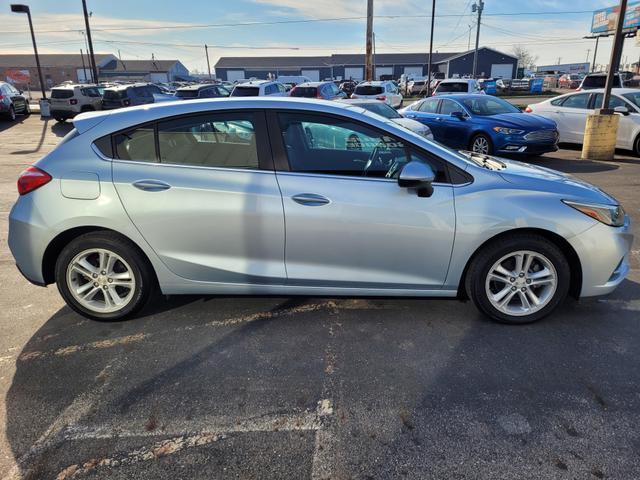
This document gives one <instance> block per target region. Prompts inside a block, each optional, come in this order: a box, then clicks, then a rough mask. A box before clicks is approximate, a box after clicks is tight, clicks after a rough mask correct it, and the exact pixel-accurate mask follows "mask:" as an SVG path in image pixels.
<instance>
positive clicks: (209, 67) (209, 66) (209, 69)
mask: <svg viewBox="0 0 640 480" xmlns="http://www.w3.org/2000/svg"><path fill="white" fill-rule="evenodd" d="M204 54H205V55H206V56H207V71H208V72H209V80H211V64H210V63H209V47H207V44H206V43H205V44H204Z"/></svg>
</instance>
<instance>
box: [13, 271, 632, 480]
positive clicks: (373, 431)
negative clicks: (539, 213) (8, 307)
mask: <svg viewBox="0 0 640 480" xmlns="http://www.w3.org/2000/svg"><path fill="white" fill-rule="evenodd" d="M639 302H640V284H638V283H636V282H634V281H631V280H626V281H625V282H624V283H623V284H622V285H621V286H620V288H619V289H618V290H616V292H614V294H612V295H611V296H609V297H606V298H602V299H597V300H591V299H587V300H583V301H581V302H576V301H571V300H569V301H567V302H566V304H565V305H564V306H563V307H562V308H561V309H560V311H559V312H558V313H556V314H554V315H553V316H552V317H550V318H547V319H545V320H543V321H542V322H539V323H536V324H532V325H524V326H515V327H514V326H506V325H499V324H496V323H493V322H490V321H488V320H487V319H485V318H484V317H482V316H481V315H480V314H479V313H478V312H477V311H476V310H475V308H474V307H473V305H472V304H471V303H470V302H465V303H462V302H458V301H451V300H449V301H444V300H424V299H412V300H410V299H384V300H383V299H338V300H329V299H315V298H314V299H306V298H289V299H278V298H253V297H249V298H239V297H238V298H236V297H230V298H223V297H194V296H190V297H182V298H181V297H171V298H170V299H169V300H168V301H158V302H157V303H156V304H154V305H152V306H151V307H150V308H149V310H148V311H146V312H145V314H144V315H143V316H142V317H141V318H138V319H136V320H132V321H127V322H117V323H101V322H94V321H89V320H85V319H83V318H81V317H79V316H78V315H76V314H74V313H72V312H71V311H70V310H69V309H67V308H63V309H61V310H60V311H59V312H57V313H56V314H55V315H53V316H52V317H51V318H50V319H49V320H48V321H47V322H46V324H44V325H43V326H42V328H41V329H40V330H39V331H38V332H37V333H36V334H35V335H34V336H33V337H32V338H31V339H30V341H29V342H28V343H27V345H26V346H25V347H24V349H23V351H22V352H21V354H20V355H19V357H18V359H17V360H16V373H15V375H14V378H13V382H12V385H11V388H10V390H9V392H8V395H7V400H6V418H7V438H8V440H9V442H10V445H11V448H12V450H13V454H14V457H15V458H16V459H22V460H23V462H24V464H23V470H22V473H23V474H25V475H31V478H55V477H56V476H57V475H58V474H59V473H60V472H62V471H63V470H64V469H66V468H67V467H69V466H70V465H79V466H81V467H82V468H85V467H84V465H89V467H87V468H89V470H88V471H90V470H93V469H98V470H99V469H103V470H102V472H103V473H102V474H103V475H106V476H107V477H109V473H111V474H113V475H114V478H115V477H116V476H117V475H116V473H117V474H118V475H120V476H117V478H125V477H127V476H128V478H172V477H171V472H172V471H173V473H175V471H180V472H181V475H183V476H184V478H187V477H188V478H216V477H225V476H226V477H232V476H239V477H242V478H265V477H268V476H270V473H269V472H271V475H273V472H274V471H278V470H277V468H281V469H282V470H281V471H278V472H279V475H275V476H279V477H281V478H285V477H288V478H308V477H309V476H310V473H309V472H310V471H311V470H312V469H315V468H316V467H321V468H320V470H321V471H325V472H326V471H329V472H330V473H331V475H330V477H331V478H396V477H401V476H404V477H407V478H532V479H533V478H536V479H538V478H565V477H567V478H574V477H575V478H590V477H593V478H604V477H603V476H605V475H606V477H607V478H609V477H611V478H638V477H639V476H640V463H639V462H638V458H637V455H636V454H635V453H634V452H635V449H634V448H632V447H631V445H632V444H633V443H634V442H636V443H637V442H638V441H640V436H639V434H638V432H640V397H638V395H637V386H638V379H639V374H638V371H637V365H638V364H639V363H640V350H639V349H638V347H637V345H638V344H639V343H640V338H639V337H640V334H639V330H638V326H639V323H640V318H639V316H638V311H639V309H640V306H639V305H638V303H639ZM319 402H320V403H319ZM323 402H327V403H323ZM319 404H322V405H325V406H326V408H325V410H326V412H325V414H326V417H322V419H319V418H318V417H314V418H315V419H314V420H312V421H310V422H308V423H305V422H307V420H305V419H306V418H307V417H306V416H308V415H309V414H310V413H313V412H315V411H316V406H317V405H319ZM318 430H322V431H323V432H324V434H323V435H318V434H317V431H318ZM206 432H210V433H211V432H214V433H220V432H223V433H221V435H222V436H221V437H219V438H220V440H216V441H215V445H214V444H211V445H209V444H204V443H198V442H197V441H195V440H194V442H195V443H193V444H192V445H191V444H190V445H191V446H189V447H184V448H185V451H186V450H187V449H190V452H192V453H190V454H187V453H182V450H181V449H177V450H175V451H173V450H172V451H171V452H169V453H166V452H164V451H163V452H164V453H163V454H162V455H156V454H150V455H147V456H145V455H140V459H138V457H135V458H134V457H131V452H134V453H135V452H140V451H141V449H143V450H144V448H146V447H145V445H146V446H149V445H151V444H154V443H153V442H154V441H156V440H158V439H160V440H162V439H166V438H185V435H186V436H187V438H192V437H193V435H204V433H206ZM189 435H191V436H189ZM197 438H199V439H201V438H204V437H201V436H200V437H197ZM314 438H315V440H314ZM198 441H200V440H198ZM38 442H40V443H38ZM33 445H36V448H34V447H33ZM256 447H259V454H257V455H255V456H253V457H251V458H249V459H247V458H245V457H244V455H245V452H251V451H253V449H255V448H256ZM154 451H155V450H154ZM202 451H206V452H207V455H205V456H204V457H197V458H198V461H196V460H195V457H194V455H197V454H198V452H202ZM128 452H129V453H128ZM169 455H173V457H172V459H173V460H171V459H167V458H164V457H166V456H169ZM203 455H204V454H203ZM132 458H134V460H132ZM163 458H164V460H163V461H164V462H165V463H164V464H161V465H164V467H163V468H165V469H167V468H169V470H167V471H166V472H165V473H166V477H165V476H164V473H163V474H158V475H157V476H155V475H156V474H154V473H153V472H154V470H149V469H153V468H155V467H154V465H155V464H156V463H157V462H159V461H160V460H161V459H163ZM114 460H115V462H114ZM199 461H201V462H202V463H198V462H199ZM101 462H102V463H101ZM167 462H173V463H167ZM323 462H324V463H323ZM116 465H119V466H116ZM27 467H29V468H30V469H31V470H29V471H27ZM118 468H120V469H122V470H121V471H119V472H118ZM298 468H299V469H302V471H303V473H304V474H301V473H300V471H298V470H296V469H298ZM110 469H112V470H110ZM127 469H128V470H127ZM136 469H139V470H136ZM273 469H276V470H273ZM83 472H85V470H83ZM305 472H306V473H305ZM85 473H86V472H85ZM601 474H602V475H603V476H601ZM61 478H66V477H61ZM101 478H104V477H101Z"/></svg>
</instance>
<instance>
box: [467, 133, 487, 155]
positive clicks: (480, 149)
mask: <svg viewBox="0 0 640 480" xmlns="http://www.w3.org/2000/svg"><path fill="white" fill-rule="evenodd" d="M471 149H472V150H473V151H474V152H476V153H484V154H488V153H489V142H488V140H487V139H486V138H484V137H476V138H475V139H474V140H473V145H472V146H471Z"/></svg>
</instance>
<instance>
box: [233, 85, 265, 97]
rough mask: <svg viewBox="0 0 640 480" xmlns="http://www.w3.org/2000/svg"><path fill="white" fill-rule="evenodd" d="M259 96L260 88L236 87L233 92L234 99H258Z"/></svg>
mask: <svg viewBox="0 0 640 480" xmlns="http://www.w3.org/2000/svg"><path fill="white" fill-rule="evenodd" d="M259 94H260V88H259V87H235V88H234V89H233V91H232V92H231V96H232V97H257V96H258V95H259Z"/></svg>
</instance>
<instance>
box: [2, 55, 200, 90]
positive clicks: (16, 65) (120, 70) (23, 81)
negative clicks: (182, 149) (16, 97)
mask: <svg viewBox="0 0 640 480" xmlns="http://www.w3.org/2000/svg"><path fill="white" fill-rule="evenodd" d="M95 58H96V66H97V68H98V77H99V79H100V80H101V81H109V80H131V81H151V82H167V81H173V80H180V79H184V78H188V77H189V70H187V68H186V67H185V66H184V65H183V64H182V63H181V62H180V61H179V60H120V59H118V57H116V56H115V55H112V54H110V53H99V54H96V56H95ZM40 65H41V67H42V76H43V78H44V82H45V88H51V87H52V86H54V85H58V84H60V83H62V82H65V81H72V82H83V83H84V82H87V81H89V80H90V78H91V66H90V64H89V57H88V55H83V56H82V57H81V56H80V54H79V53H77V54H41V55H40ZM0 80H3V81H8V82H11V83H13V84H15V85H16V86H18V87H21V88H22V89H26V88H27V87H28V88H31V89H32V90H35V89H39V88H40V82H39V80H38V70H37V67H36V59H35V56H34V55H33V54H24V55H23V54H16V55H14V54H9V55H0Z"/></svg>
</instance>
